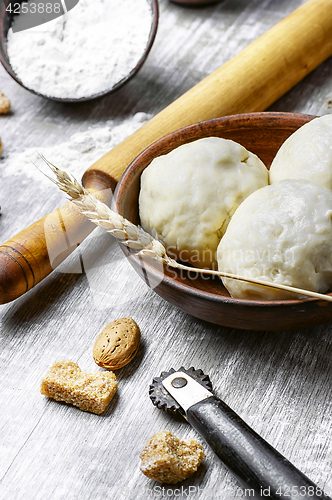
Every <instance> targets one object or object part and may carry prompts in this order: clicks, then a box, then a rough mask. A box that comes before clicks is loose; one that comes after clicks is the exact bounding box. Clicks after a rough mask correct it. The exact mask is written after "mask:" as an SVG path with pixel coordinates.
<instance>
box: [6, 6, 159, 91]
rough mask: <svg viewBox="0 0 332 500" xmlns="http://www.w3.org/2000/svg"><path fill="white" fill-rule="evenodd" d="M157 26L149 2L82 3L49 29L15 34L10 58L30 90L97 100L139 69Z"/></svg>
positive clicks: (43, 27)
mask: <svg viewBox="0 0 332 500" xmlns="http://www.w3.org/2000/svg"><path fill="white" fill-rule="evenodd" d="M31 2H33V0H30V3H31ZM24 15H25V14H20V16H24ZM20 16H18V17H20ZM14 23H15V20H14ZM151 23H152V10H151V7H150V4H149V3H148V1H147V0H80V1H79V3H78V5H77V6H76V7H74V8H73V9H72V10H71V11H69V12H67V13H66V14H65V15H64V16H61V17H59V18H57V19H54V20H53V21H50V22H48V23H46V24H44V25H41V26H37V27H35V28H30V29H28V30H26V31H20V32H17V33H13V31H12V29H10V30H9V32H8V42H7V50H8V55H9V59H10V62H11V65H12V67H13V69H14V71H15V73H16V74H17V76H18V77H19V79H20V80H21V81H22V83H23V84H24V85H25V86H26V87H28V88H29V89H32V90H35V91H36V92H39V93H41V94H43V95H46V96H50V97H56V98H67V99H79V98H83V97H91V96H94V95H96V94H100V93H103V92H107V91H108V90H110V89H111V88H112V87H114V86H115V85H116V84H117V83H118V82H120V81H121V80H122V79H123V78H125V77H126V76H128V74H129V73H130V72H131V71H132V70H133V69H134V68H135V67H136V65H137V64H138V62H139V61H140V59H141V57H142V55H143V53H144V52H145V49H146V46H147V43H148V40H149V34H150V29H151Z"/></svg>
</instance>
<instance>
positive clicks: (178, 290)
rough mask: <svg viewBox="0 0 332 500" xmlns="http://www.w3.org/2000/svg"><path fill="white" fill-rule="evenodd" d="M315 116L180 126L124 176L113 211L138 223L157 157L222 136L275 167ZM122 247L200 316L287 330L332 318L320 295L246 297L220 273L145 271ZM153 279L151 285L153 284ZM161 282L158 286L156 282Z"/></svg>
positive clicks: (165, 291)
mask: <svg viewBox="0 0 332 500" xmlns="http://www.w3.org/2000/svg"><path fill="white" fill-rule="evenodd" d="M313 118H314V116H310V115H303V114H293V113H267V112H266V113H248V114H242V115H234V116H228V117H224V118H217V119H214V120H208V121H205V122H201V123H197V124H195V125H192V126H189V127H185V128H183V129H181V130H177V131H176V132H174V133H171V134H169V135H167V136H165V137H163V138H162V139H160V140H158V141H157V142H155V143H154V144H152V145H151V146H150V147H148V148H147V149H146V150H144V151H143V152H142V153H141V154H140V155H139V156H138V157H137V158H136V159H135V160H134V161H133V162H132V163H131V164H130V165H129V167H128V168H127V170H126V171H125V173H124V174H123V176H122V178H121V179H120V181H119V183H118V185H117V188H116V191H115V199H114V210H116V211H117V212H118V213H120V214H122V215H123V216H124V217H125V218H127V219H129V220H130V221H132V222H134V223H135V224H138V223H139V217H138V193H139V185H140V175H141V173H142V171H143V170H144V169H145V167H147V166H148V165H149V164H150V163H151V161H152V160H153V158H155V157H156V156H160V155H163V154H166V153H168V152H170V151H171V150H172V149H174V148H176V147H178V146H180V145H181V144H185V143H188V142H191V141H193V140H196V139H200V138H202V137H209V136H217V137H223V138H225V139H232V140H234V141H237V142H239V143H240V144H242V145H243V146H244V147H245V148H247V149H248V150H249V151H252V152H253V153H255V154H257V155H258V156H259V157H260V158H261V159H262V161H263V162H264V163H265V164H266V165H267V167H268V168H269V167H270V164H271V161H272V159H273V158H274V156H275V154H276V152H277V151H278V149H279V147H280V146H281V144H282V143H283V142H284V141H285V139H287V137H289V136H290V135H291V134H292V133H293V132H294V131H295V130H297V129H298V128H299V127H300V126H302V125H304V124H305V123H306V122H308V121H309V120H311V119H313ZM122 248H123V251H124V252H125V254H126V255H127V256H129V257H130V259H129V260H130V262H131V263H132V265H133V266H134V268H135V269H136V270H137V271H138V272H139V274H140V275H141V276H142V277H143V278H144V276H146V272H147V277H148V279H147V283H148V284H149V285H150V286H152V287H153V289H154V291H155V292H156V293H158V294H159V295H160V296H161V297H163V298H164V299H165V300H167V301H168V302H170V303H171V304H174V305H175V306H176V307H179V308H180V309H182V310H183V311H186V312H187V313H189V314H191V315H192V316H195V317H197V318H200V319H203V320H205V321H209V322H212V323H216V324H218V325H223V326H229V327H234V328H241V329H250V330H285V329H294V328H303V327H307V326H310V325H314V324H319V323H323V322H326V321H329V320H331V319H332V303H331V302H327V301H324V300H317V299H311V298H308V299H303V300H278V301H261V300H243V299H234V298H232V297H230V295H229V293H228V292H227V290H226V289H225V288H224V286H223V285H222V282H221V280H220V278H218V277H207V276H202V275H199V274H198V273H197V272H195V268H193V271H192V272H190V273H186V272H184V271H180V270H176V269H173V268H167V267H166V266H164V269H163V270H161V269H160V266H158V265H156V264H154V263H153V261H149V263H146V264H145V270H143V271H144V272H142V267H141V262H140V261H139V259H138V258H137V257H135V255H133V254H130V252H129V251H128V249H127V248H126V247H124V246H122ZM151 283H152V285H151ZM155 285H156V286H155Z"/></svg>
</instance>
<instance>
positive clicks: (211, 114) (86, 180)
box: [0, 0, 332, 303]
mask: <svg viewBox="0 0 332 500" xmlns="http://www.w3.org/2000/svg"><path fill="white" fill-rule="evenodd" d="M331 54H332V0H308V1H307V2H306V3H305V4H303V5H302V6H301V7H299V8H298V9H296V10H295V11H294V12H293V13H292V14H290V15H289V16H288V17H286V18H285V19H283V20H282V21H281V22H279V23H278V24H276V26H274V27H273V28H271V29H270V30H269V31H268V32H267V33H265V34H264V35H263V36H261V37H260V38H259V39H258V40H256V41H255V42H253V43H252V44H250V45H249V46H248V47H247V48H246V49H244V50H243V51H242V52H241V53H240V54H238V55H237V56H236V57H234V58H233V59H232V60H230V61H228V62H227V63H226V64H224V66H222V67H221V68H219V69H218V70H217V71H215V72H214V73H212V74H211V75H210V76H208V77H207V78H205V79H204V80H203V81H201V82H200V83H198V84H197V85H195V87H193V88H192V89H191V90H189V91H188V92H186V93H185V94H184V95H183V96H182V97H179V98H178V99H177V100H176V101H174V102H173V103H172V104H170V105H169V106H167V107H166V108H165V109H164V110H163V111H161V112H160V113H158V114H157V115H156V116H155V117H154V118H152V119H151V120H150V121H149V122H148V123H147V124H145V125H144V126H143V127H141V128H140V129H139V130H138V131H137V132H135V133H134V134H132V135H131V136H130V137H128V138H127V139H125V140H124V141H123V142H122V143H120V144H119V145H118V146H116V147H115V148H113V149H112V150H111V151H110V152H109V153H107V154H106V155H104V156H103V157H102V158H100V160H98V161H97V162H96V163H95V164H94V165H92V166H91V167H90V168H89V169H88V170H87V171H86V172H85V174H84V176H83V185H84V186H85V187H86V188H88V189H91V188H93V189H97V190H100V189H106V190H107V189H108V190H109V191H110V188H114V186H115V185H116V183H117V182H118V181H119V179H120V177H121V175H122V173H123V172H124V170H125V168H126V167H127V166H128V165H129V164H130V162H131V161H132V160H133V159H134V158H135V157H136V156H137V155H138V154H139V153H140V152H141V151H142V150H143V149H145V147H147V146H149V145H150V144H152V143H153V142H154V141H156V140H157V139H159V138H160V137H162V136H164V135H166V134H168V133H170V132H172V131H174V130H177V129H179V128H181V127H184V126H186V125H191V124H193V123H195V122H199V121H202V120H207V119H211V118H216V117H219V116H226V115H231V114H237V113H244V112H252V111H263V110H264V109H266V108H267V107H268V106H269V105H271V104H272V103H273V102H274V101H275V100H276V99H278V98H279V97H281V96H282V95H283V94H284V93H285V92H287V91H288V90H289V89H290V88H291V87H292V86H294V85H295V84H296V83H297V82H299V81H300V80H301V79H302V78H304V77H305V76H306V75H307V74H308V73H309V72H310V71H312V70H313V69H314V68H315V67H316V66H318V65H319V64H320V63H321V62H322V61H324V60H325V59H326V58H327V57H329V56H330V55H331ZM92 228H93V226H92V225H91V224H88V223H86V222H85V219H84V217H82V216H80V215H79V214H78V212H77V210H76V209H75V208H74V207H73V206H72V204H68V205H65V207H63V208H62V209H60V213H59V210H56V211H55V212H53V213H52V214H50V215H49V216H47V217H45V218H44V219H42V220H41V221H38V222H36V223H35V224H33V225H32V226H30V227H29V228H27V229H25V230H24V231H23V232H22V233H20V234H19V235H17V236H15V237H14V238H12V239H11V240H9V241H8V242H7V243H5V244H4V245H3V246H2V247H0V303H5V302H8V301H10V300H13V299H15V298H17V297H19V296H20V295H22V294H23V293H25V292H26V291H27V290H30V288H32V287H33V286H34V285H36V284H37V283H39V282H40V281H41V280H42V279H43V278H45V277H46V276H47V275H48V274H49V273H50V272H51V271H52V269H54V267H56V266H57V265H58V264H59V263H60V262H61V261H62V260H63V259H64V258H65V256H66V255H68V253H70V251H71V250H72V249H73V248H75V247H76V246H77V245H78V244H79V243H80V241H82V240H83V238H84V237H85V236H86V235H87V234H88V233H89V232H90V231H91V229H92ZM65 235H66V237H67V239H68V241H67V245H66V241H65V240H64V236H65Z"/></svg>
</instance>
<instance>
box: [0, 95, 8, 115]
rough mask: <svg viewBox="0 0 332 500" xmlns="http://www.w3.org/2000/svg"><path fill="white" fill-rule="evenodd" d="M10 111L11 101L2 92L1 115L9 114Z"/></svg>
mask: <svg viewBox="0 0 332 500" xmlns="http://www.w3.org/2000/svg"><path fill="white" fill-rule="evenodd" d="M9 110H10V100H9V99H8V97H6V96H5V94H3V93H2V92H0V115H2V114H6V113H8V112H9Z"/></svg>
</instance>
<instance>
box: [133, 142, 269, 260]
mask: <svg viewBox="0 0 332 500" xmlns="http://www.w3.org/2000/svg"><path fill="white" fill-rule="evenodd" d="M267 184H268V171H267V169H266V167H265V165H264V164H263V163H262V161H261V160H260V159H259V158H258V157H257V156H256V155H254V154H252V153H250V152H248V151H247V150H246V149H245V148H244V147H242V146H241V145H240V144H237V143H236V142H234V141H230V140H226V139H220V138H218V137H208V138H204V139H199V140H197V141H194V142H191V143H189V144H184V145H182V146H180V147H178V148H176V149H174V150H173V151H171V152H170V153H168V154H167V155H164V156H160V157H158V158H155V159H154V160H153V161H152V162H151V164H150V165H149V166H148V167H147V168H146V169H145V170H144V172H143V174H142V176H141V190H140V195H139V213H140V220H141V225H142V227H143V228H144V229H145V230H146V231H148V232H150V233H151V234H152V235H153V236H155V237H157V238H158V239H159V240H160V241H161V242H162V243H163V244H164V245H165V247H166V249H167V251H168V254H169V256H170V257H172V258H174V259H176V260H182V261H186V262H190V263H192V264H193V265H194V266H196V267H207V268H211V267H214V266H215V267H216V265H217V261H216V250H217V246H218V243H219V241H220V239H221V237H222V236H223V234H224V233H225V231H226V228H227V225H228V223H229V221H230V219H231V217H232V215H233V214H234V212H235V210H236V209H237V208H238V206H239V205H240V203H242V201H243V200H244V199H245V198H246V197H247V196H249V195H250V194H251V193H252V192H253V191H255V190H256V189H259V188H261V187H263V186H265V185H267Z"/></svg>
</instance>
